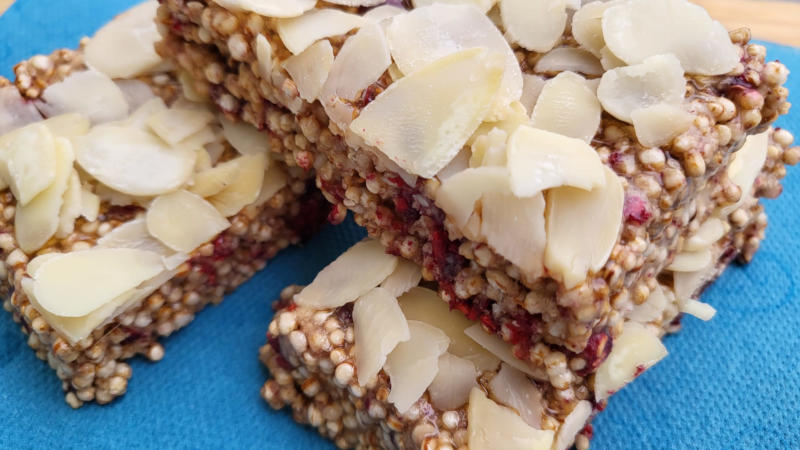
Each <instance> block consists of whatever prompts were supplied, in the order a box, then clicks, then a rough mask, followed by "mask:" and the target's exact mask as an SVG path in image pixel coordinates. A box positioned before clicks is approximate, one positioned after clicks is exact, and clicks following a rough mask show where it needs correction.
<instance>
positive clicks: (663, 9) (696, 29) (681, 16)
mask: <svg viewBox="0 0 800 450" xmlns="http://www.w3.org/2000/svg"><path fill="white" fill-rule="evenodd" d="M603 37H604V38H605V42H606V45H607V46H608V48H609V49H611V51H612V52H614V54H615V55H617V56H618V57H619V58H621V59H622V60H623V61H625V62H626V63H628V64H638V63H641V62H643V61H644V60H646V59H647V58H648V57H650V56H653V55H661V54H665V53H671V54H673V55H675V56H677V57H678V59H679V60H680V62H681V65H682V66H683V68H684V69H685V70H686V71H687V72H689V73H695V74H701V75H722V74H725V73H728V72H730V71H731V70H733V68H734V67H736V65H737V64H738V63H739V53H738V51H737V48H736V46H734V45H733V43H731V39H730V36H728V31H727V30H725V27H724V26H723V25H722V24H721V23H719V22H717V21H715V20H713V19H712V18H711V17H710V16H709V15H708V13H707V12H706V10H705V9H703V8H702V7H701V6H698V5H695V4H693V3H690V2H688V1H686V0H657V1H652V0H628V1H625V2H620V3H617V4H615V5H614V6H612V7H610V8H608V9H607V10H606V11H605V12H604V13H603Z"/></svg>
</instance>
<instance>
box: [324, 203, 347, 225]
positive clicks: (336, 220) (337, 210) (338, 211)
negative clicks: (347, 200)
mask: <svg viewBox="0 0 800 450" xmlns="http://www.w3.org/2000/svg"><path fill="white" fill-rule="evenodd" d="M346 217H347V208H345V207H344V205H342V204H341V203H337V204H335V205H333V207H332V208H331V212H330V213H328V222H329V223H330V224H331V225H339V224H340V223H342V222H344V219H345V218H346Z"/></svg>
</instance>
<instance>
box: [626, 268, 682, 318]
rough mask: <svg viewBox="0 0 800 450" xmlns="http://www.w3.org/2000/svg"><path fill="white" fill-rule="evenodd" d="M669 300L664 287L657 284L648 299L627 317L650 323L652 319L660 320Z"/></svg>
mask: <svg viewBox="0 0 800 450" xmlns="http://www.w3.org/2000/svg"><path fill="white" fill-rule="evenodd" d="M675 275H678V274H675ZM667 302H668V298H667V295H666V294H665V291H664V289H663V288H662V287H661V285H660V284H659V285H656V288H655V289H653V290H652V291H650V295H649V296H648V297H647V300H645V302H644V303H642V304H641V305H636V306H634V307H633V310H632V311H631V312H630V313H629V314H628V317H627V318H628V319H630V320H634V321H636V322H639V323H648V322H652V321H659V322H660V320H661V318H662V317H663V316H664V310H665V309H666V307H667Z"/></svg>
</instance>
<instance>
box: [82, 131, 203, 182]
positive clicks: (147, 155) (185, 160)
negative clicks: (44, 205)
mask: <svg viewBox="0 0 800 450" xmlns="http://www.w3.org/2000/svg"><path fill="white" fill-rule="evenodd" d="M75 154H76V157H77V161H78V164H79V165H80V166H81V168H83V170H85V171H86V172H87V173H88V174H89V175H91V176H93V177H94V178H96V179H97V180H99V181H100V182H102V183H103V184H105V185H106V186H108V187H110V188H112V189H115V190H117V191H119V192H121V193H123V194H128V195H134V196H152V195H159V194H163V193H166V192H170V191H174V190H176V189H178V188H179V187H181V186H182V185H183V184H184V183H186V181H188V180H189V178H190V177H191V175H192V170H193V168H194V161H195V158H196V156H195V152H194V151H192V150H189V149H182V148H170V147H169V146H167V145H166V144H165V143H164V142H163V141H162V140H161V139H159V138H157V137H156V136H154V135H152V134H151V133H148V132H145V131H142V130H138V129H135V128H131V127H124V126H118V125H110V124H109V125H104V126H100V127H95V128H93V129H92V131H90V132H89V134H87V135H86V136H81V137H80V138H78V139H76V140H75Z"/></svg>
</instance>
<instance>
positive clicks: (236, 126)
mask: <svg viewBox="0 0 800 450" xmlns="http://www.w3.org/2000/svg"><path fill="white" fill-rule="evenodd" d="M219 121H220V123H221V124H222V136H223V137H224V138H225V140H226V141H228V143H229V144H231V146H232V147H233V148H235V149H236V151H238V152H239V153H241V154H242V155H257V154H265V153H267V152H268V151H269V139H268V137H267V134H266V132H263V131H260V130H259V129H258V128H256V127H254V126H252V125H250V124H249V123H245V122H233V121H230V120H228V119H227V118H226V117H224V116H222V115H220V116H219ZM267 164H269V161H267Z"/></svg>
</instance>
